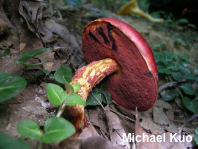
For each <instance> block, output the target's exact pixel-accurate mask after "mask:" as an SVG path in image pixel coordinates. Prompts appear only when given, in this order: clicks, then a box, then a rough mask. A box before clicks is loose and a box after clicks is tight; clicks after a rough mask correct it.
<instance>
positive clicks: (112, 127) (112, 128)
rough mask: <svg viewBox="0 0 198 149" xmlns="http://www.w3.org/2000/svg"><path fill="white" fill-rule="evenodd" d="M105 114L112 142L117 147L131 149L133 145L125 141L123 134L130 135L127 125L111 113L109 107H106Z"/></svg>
mask: <svg viewBox="0 0 198 149" xmlns="http://www.w3.org/2000/svg"><path fill="white" fill-rule="evenodd" d="M105 114H106V119H107V124H108V128H109V135H110V140H111V142H113V143H114V144H116V145H120V146H124V147H126V148H131V144H130V143H129V142H126V141H123V134H124V133H128V132H126V124H125V123H124V121H123V120H122V119H120V117H119V116H118V115H116V114H115V113H114V112H112V111H110V109H109V105H107V106H106V107H105Z"/></svg>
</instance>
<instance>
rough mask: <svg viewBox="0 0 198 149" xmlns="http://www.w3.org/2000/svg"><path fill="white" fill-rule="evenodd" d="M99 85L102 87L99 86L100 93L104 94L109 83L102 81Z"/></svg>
mask: <svg viewBox="0 0 198 149" xmlns="http://www.w3.org/2000/svg"><path fill="white" fill-rule="evenodd" d="M99 85H100V86H99V89H98V92H101V93H102V92H103V91H105V90H106V88H107V83H106V82H105V81H102V82H101V83H100V84H99Z"/></svg>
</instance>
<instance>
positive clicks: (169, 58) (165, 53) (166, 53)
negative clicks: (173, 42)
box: [163, 50, 173, 62]
mask: <svg viewBox="0 0 198 149" xmlns="http://www.w3.org/2000/svg"><path fill="white" fill-rule="evenodd" d="M172 54H173V53H172V52H171V51H168V50H165V51H163V56H164V59H165V61H166V62H171V61H172Z"/></svg>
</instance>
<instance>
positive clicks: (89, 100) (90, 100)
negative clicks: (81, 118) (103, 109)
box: [86, 88, 104, 106]
mask: <svg viewBox="0 0 198 149" xmlns="http://www.w3.org/2000/svg"><path fill="white" fill-rule="evenodd" d="M92 93H93V94H94V96H95V97H96V98H97V99H98V100H99V102H100V103H102V96H103V95H101V92H99V90H98V88H94V89H93V91H92ZM94 96H93V95H92V94H91V93H90V94H89V96H88V97H87V101H86V104H87V105H92V106H95V105H100V104H99V103H98V101H97V100H96V99H95V97H94ZM103 98H104V97H103Z"/></svg>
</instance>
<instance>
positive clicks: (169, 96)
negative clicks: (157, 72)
mask: <svg viewBox="0 0 198 149" xmlns="http://www.w3.org/2000/svg"><path fill="white" fill-rule="evenodd" d="M160 95H161V96H162V98H163V99H164V100H165V101H170V100H173V99H174V98H175V97H177V96H178V95H179V92H178V90H176V89H175V88H174V89H169V90H163V91H161V92H160Z"/></svg>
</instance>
